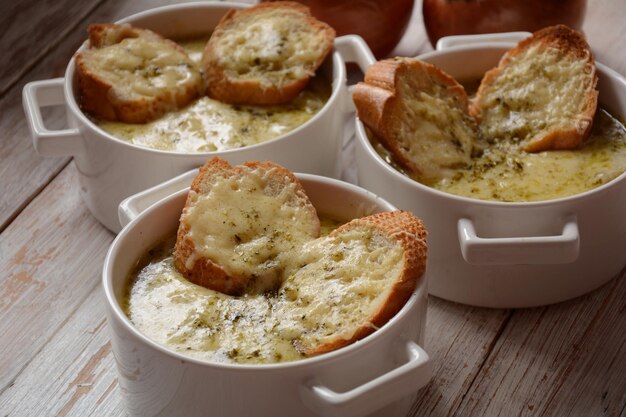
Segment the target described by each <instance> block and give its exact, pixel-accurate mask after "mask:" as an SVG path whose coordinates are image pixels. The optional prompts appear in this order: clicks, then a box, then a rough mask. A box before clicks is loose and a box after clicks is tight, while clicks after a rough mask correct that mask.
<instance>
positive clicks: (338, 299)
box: [276, 211, 426, 356]
mask: <svg viewBox="0 0 626 417" xmlns="http://www.w3.org/2000/svg"><path fill="white" fill-rule="evenodd" d="M296 259H297V260H298V262H299V265H296V266H295V267H294V268H293V269H291V270H290V271H288V274H289V277H288V278H287V279H286V280H285V283H284V284H283V286H282V287H281V290H280V295H281V296H283V297H285V298H286V299H287V300H289V302H288V303H287V307H286V309H285V310H287V311H285V312H284V313H285V314H284V317H286V318H285V319H284V320H283V321H282V322H281V326H280V327H279V328H278V329H276V331H277V332H281V331H283V330H288V329H290V328H292V327H296V328H299V332H300V333H301V335H300V336H299V337H298V338H297V339H295V340H294V344H295V346H296V348H297V349H298V350H299V351H300V352H301V353H303V354H304V355H306V356H312V355H318V354H321V353H324V352H329V351H332V350H335V349H339V348H340V347H343V346H346V345H349V344H351V343H353V342H355V341H356V340H359V339H362V338H363V337H365V336H367V335H369V334H370V333H372V332H374V331H375V330H376V329H378V328H379V327H381V326H382V325H384V324H385V323H386V322H387V321H389V320H390V319H391V318H392V317H393V316H394V315H395V314H396V313H397V312H398V311H399V310H400V309H401V308H402V307H403V306H404V305H405V303H406V302H407V300H408V299H409V298H410V296H411V294H412V293H413V291H414V289H415V287H416V285H417V283H418V282H419V280H420V278H421V277H422V275H423V274H424V270H425V268H426V230H425V229H424V226H423V224H422V222H421V221H420V220H419V219H418V218H416V217H415V216H413V214H411V213H409V212H406V211H395V212H386V213H379V214H374V215H371V216H367V217H362V218H360V219H356V220H352V221H351V222H349V223H346V224H344V225H343V226H341V227H339V228H337V229H335V230H334V231H332V232H331V233H330V234H329V235H328V236H327V237H324V238H319V239H316V240H314V241H311V242H309V243H307V244H306V245H305V246H304V247H303V248H302V250H301V252H300V255H299V256H298V257H297V258H296ZM303 265H304V266H303Z"/></svg>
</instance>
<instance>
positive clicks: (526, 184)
mask: <svg viewBox="0 0 626 417" xmlns="http://www.w3.org/2000/svg"><path fill="white" fill-rule="evenodd" d="M370 140H371V142H372V145H373V146H374V147H375V149H376V150H377V152H378V153H379V154H380V155H381V156H382V157H383V158H384V159H385V160H386V161H387V162H388V163H390V164H391V165H393V166H394V167H395V168H396V169H397V170H398V171H400V172H402V173H404V174H405V175H408V174H407V173H406V172H405V171H404V170H402V168H400V167H399V166H398V165H397V164H396V163H395V162H394V161H393V160H392V158H391V156H390V154H389V153H388V152H387V151H386V150H385V149H384V148H383V147H382V146H381V145H380V144H379V143H378V141H376V140H375V139H373V137H372V136H371V135H370ZM624 171H626V128H625V127H624V125H623V124H622V123H620V122H619V121H618V120H616V119H615V118H613V117H612V116H611V115H610V114H608V113H607V112H606V111H604V110H601V109H599V110H598V112H597V113H596V117H595V120H594V123H593V130H592V132H591V135H590V137H589V138H588V139H587V141H586V142H585V143H584V144H583V146H582V147H581V148H579V149H576V150H559V151H544V152H539V153H528V152H525V151H524V150H523V149H522V145H521V144H520V143H515V142H512V141H506V140H502V141H497V142H495V143H493V144H492V145H490V146H489V147H488V148H487V149H486V150H485V151H484V152H483V154H482V155H481V156H479V157H476V158H474V159H473V161H472V164H471V165H470V166H469V167H468V168H466V169H458V170H456V171H455V172H454V173H453V174H452V175H451V176H450V177H449V178H446V179H443V180H440V181H437V182H434V183H433V182H429V181H427V180H425V179H423V178H419V177H412V178H413V179H415V180H416V181H419V182H422V183H424V184H425V185H428V186H431V187H433V188H436V189H438V190H441V191H445V192H449V193H452V194H457V195H462V196H465V197H470V198H477V199H481V200H497V201H518V202H520V201H542V200H550V199H555V198H561V197H566V196H570V195H574V194H579V193H582V192H585V191H588V190H591V189H593V188H596V187H598V186H600V185H602V184H606V183H607V182H609V181H611V180H613V179H614V178H616V177H618V176H619V175H621V174H622V173H623V172H624Z"/></svg>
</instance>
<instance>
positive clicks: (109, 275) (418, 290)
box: [102, 173, 428, 372]
mask: <svg viewBox="0 0 626 417" xmlns="http://www.w3.org/2000/svg"><path fill="white" fill-rule="evenodd" d="M296 176H297V177H298V179H300V180H304V181H305V182H307V181H311V182H323V183H326V184H328V185H331V186H334V187H339V188H346V189H348V190H350V191H353V192H356V193H358V194H361V195H363V196H366V197H367V198H374V199H376V200H377V201H379V202H380V204H381V205H383V206H386V207H387V208H390V209H395V210H397V208H396V207H395V206H394V205H393V204H391V203H389V202H388V201H387V200H385V199H383V198H382V197H379V196H377V195H376V194H374V193H372V192H371V191H368V190H366V189H364V188H362V187H359V186H356V185H354V184H350V183H347V182H344V181H341V180H337V179H334V178H329V177H323V176H319V175H313V174H303V173H296ZM188 192H189V188H185V189H183V190H180V191H177V192H175V193H173V194H171V195H169V196H167V197H165V198H163V199H162V200H160V201H159V202H157V203H155V204H153V205H152V206H150V207H149V208H147V209H146V210H145V211H144V212H142V213H141V214H139V215H138V216H137V217H136V218H135V219H134V220H132V221H131V222H130V223H128V225H126V227H124V228H123V229H122V231H121V232H120V233H119V234H118V235H117V236H116V238H115V239H114V241H113V242H112V243H111V245H110V247H109V249H108V251H107V254H106V257H105V261H104V266H103V269H102V287H103V289H104V296H105V298H106V307H107V310H109V312H110V315H109V317H111V319H113V320H116V321H117V323H118V324H121V326H122V327H123V328H124V330H125V331H126V332H127V333H130V334H131V335H132V336H133V337H134V338H135V340H137V341H139V342H140V343H141V344H142V345H144V346H147V347H150V348H151V349H154V350H156V351H158V352H159V353H162V354H165V355H167V356H169V357H170V358H173V359H176V360H178V361H182V362H183V363H184V362H189V363H191V364H193V365H196V366H202V367H208V368H220V369H229V370H237V371H244V372H267V371H270V370H272V371H285V370H289V369H294V368H304V367H309V366H315V365H318V364H320V363H324V362H332V361H335V360H343V358H344V357H346V356H349V355H353V354H356V353H357V352H359V351H361V350H363V349H367V348H368V346H369V345H370V344H371V343H372V342H373V341H375V340H376V339H380V338H382V337H384V335H386V334H387V333H389V332H390V331H392V329H393V328H394V327H395V326H396V324H397V323H398V322H399V321H401V320H403V319H410V318H406V316H407V315H409V314H411V313H413V310H414V309H416V308H418V307H419V306H416V304H417V303H420V302H422V303H426V302H427V301H426V300H427V297H426V295H427V281H428V275H427V273H428V271H427V270H426V271H425V272H424V273H423V274H422V276H421V277H420V278H419V280H418V283H417V286H416V287H415V289H414V290H413V292H412V294H411V296H410V298H409V299H408V300H407V301H406V303H405V304H404V305H403V306H402V308H401V309H400V311H398V312H397V313H396V314H395V315H394V316H393V317H392V318H391V319H390V320H389V321H387V322H386V323H385V324H384V325H383V326H381V327H380V328H379V329H376V331H374V332H373V333H372V334H370V335H368V336H366V337H364V338H363V339H360V340H357V341H356V342H354V343H352V344H350V345H348V346H344V347H342V348H339V349H337V350H334V351H331V352H327V353H324V354H320V355H316V356H313V357H309V358H302V359H298V360H295V361H290V362H279V363H263V364H241V363H222V362H212V361H208V360H204V359H198V358H193V357H189V356H185V355H183V354H181V353H178V352H176V351H174V350H172V349H170V348H168V347H167V346H165V345H162V344H160V343H158V342H156V341H153V340H152V339H150V338H149V337H148V336H146V335H144V334H143V333H142V332H141V331H140V330H139V329H137V328H136V327H135V325H133V323H132V322H131V321H130V319H129V318H128V316H126V314H125V313H124V312H123V311H122V308H121V306H120V303H119V300H118V299H117V297H116V296H115V291H114V286H113V265H114V263H115V261H116V259H117V257H118V255H119V253H120V252H121V248H122V246H123V241H124V240H125V239H128V238H129V236H130V235H132V234H133V233H136V232H134V230H135V229H136V228H137V227H139V225H140V224H141V223H142V222H144V221H146V220H145V219H146V218H148V217H151V216H157V215H158V214H156V213H158V212H159V211H160V210H162V208H163V207H164V206H166V205H168V204H173V202H174V201H176V200H181V199H183V198H185V197H186V195H187V193H188ZM413 319H414V320H424V324H425V320H426V317H425V315H424V317H416V318H413ZM109 326H110V324H109Z"/></svg>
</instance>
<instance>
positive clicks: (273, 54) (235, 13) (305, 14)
mask: <svg viewBox="0 0 626 417" xmlns="http://www.w3.org/2000/svg"><path fill="white" fill-rule="evenodd" d="M334 39H335V31H334V29H332V28H331V27H330V26H329V25H327V24H326V23H323V22H320V21H319V20H317V19H315V18H314V17H313V16H311V13H310V11H309V9H308V8H307V7H305V6H302V5H300V4H299V3H294V2H272V3H261V4H258V5H256V6H254V7H250V8H248V9H243V10H231V11H229V12H228V13H227V14H226V15H225V16H224V17H223V18H222V19H221V20H220V22H219V24H218V25H217V27H216V28H215V31H214V32H213V34H212V36H211V39H209V42H208V43H207V46H206V48H205V50H204V53H203V56H202V66H203V69H204V72H205V77H206V80H207V94H208V95H209V96H210V97H212V98H215V99H217V100H220V101H223V102H226V103H232V104H261V105H263V104H282V103H287V102H290V101H291V100H293V99H294V98H295V97H296V96H297V95H298V93H299V92H300V91H301V90H302V89H304V88H305V87H306V85H307V83H308V82H309V79H310V78H311V77H312V76H313V75H314V74H315V71H316V70H317V68H318V67H319V66H320V65H321V64H322V62H323V61H324V58H325V57H326V56H327V55H328V53H329V52H330V50H331V48H332V47H333V42H334Z"/></svg>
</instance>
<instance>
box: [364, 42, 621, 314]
mask: <svg viewBox="0 0 626 417" xmlns="http://www.w3.org/2000/svg"><path fill="white" fill-rule="evenodd" d="M528 35H530V34H529V33H525V32H517V33H504V34H487V35H473V36H453V37H448V38H442V39H441V40H440V41H439V42H438V44H437V49H436V50H435V51H432V52H429V53H425V54H423V55H420V56H418V57H417V58H418V59H421V60H423V61H426V62H429V63H431V64H434V65H435V66H437V67H439V68H441V69H443V70H444V71H445V72H447V73H448V74H450V75H451V76H453V77H454V78H456V79H457V80H471V79H480V78H482V75H483V74H484V73H485V72H486V71H487V70H489V69H491V68H493V67H495V66H496V65H497V64H498V61H499V60H500V58H501V57H502V55H503V54H504V53H505V52H506V51H507V50H509V49H510V48H512V47H513V46H515V43H516V42H517V41H519V40H521V39H523V38H525V37H527V36H528ZM596 66H597V73H598V77H599V80H598V90H599V106H600V107H602V108H604V109H606V110H608V111H609V112H610V113H611V114H612V115H614V116H616V117H617V118H618V119H621V120H626V80H625V79H624V77H622V76H621V75H620V74H618V73H617V72H615V71H613V70H611V69H610V68H607V67H606V66H604V65H602V64H599V63H596ZM356 161H357V177H358V182H359V185H361V186H363V187H365V188H367V189H369V190H371V191H372V192H374V193H377V194H378V195H380V196H381V197H383V198H385V199H387V200H389V201H390V202H391V203H393V204H394V205H396V206H397V207H399V208H400V209H404V210H410V211H413V212H414V213H415V215H417V216H418V217H420V218H422V219H423V220H424V223H425V225H426V227H427V228H428V230H429V231H430V235H429V277H430V284H429V291H430V293H431V294H433V295H436V296H438V297H442V298H445V299H448V300H452V301H456V302H460V303H464V304H470V305H476V306H484V307H494V308H514V307H533V306H540V305H546V304H551V303H556V302H560V301H564V300H567V299H570V298H573V297H577V296H580V295H582V294H585V293H587V292H589V291H592V290H593V289H595V288H598V287H599V286H601V285H603V284H604V283H606V282H608V281H609V280H610V279H611V278H614V277H616V276H617V275H618V274H619V272H620V270H622V268H624V266H625V265H626V216H625V215H624V212H625V211H626V173H623V174H622V175H620V176H619V177H617V178H615V179H613V180H612V181H610V182H608V183H606V184H604V185H602V186H600V187H598V188H594V189H592V190H589V191H586V192H583V193H580V194H576V195H571V196H568V197H564V198H557V199H554V200H546V201H537V202H499V201H486V200H478V199H473V198H467V197H461V196H457V195H453V194H448V193H445V192H442V191H439V190H436V189H434V188H430V187H428V186H426V185H423V184H421V183H419V182H417V181H414V180H412V179H411V178H409V177H407V176H405V175H403V174H402V173H400V172H399V171H398V170H396V169H395V168H393V167H392V166H391V165H390V164H389V163H387V162H386V161H385V160H384V159H383V158H382V157H381V156H380V155H379V154H378V153H377V152H376V150H375V149H374V147H373V146H372V144H371V142H370V140H369V138H368V135H367V132H366V129H365V127H364V125H363V124H362V123H361V122H360V121H359V120H358V119H357V120H356Z"/></svg>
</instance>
